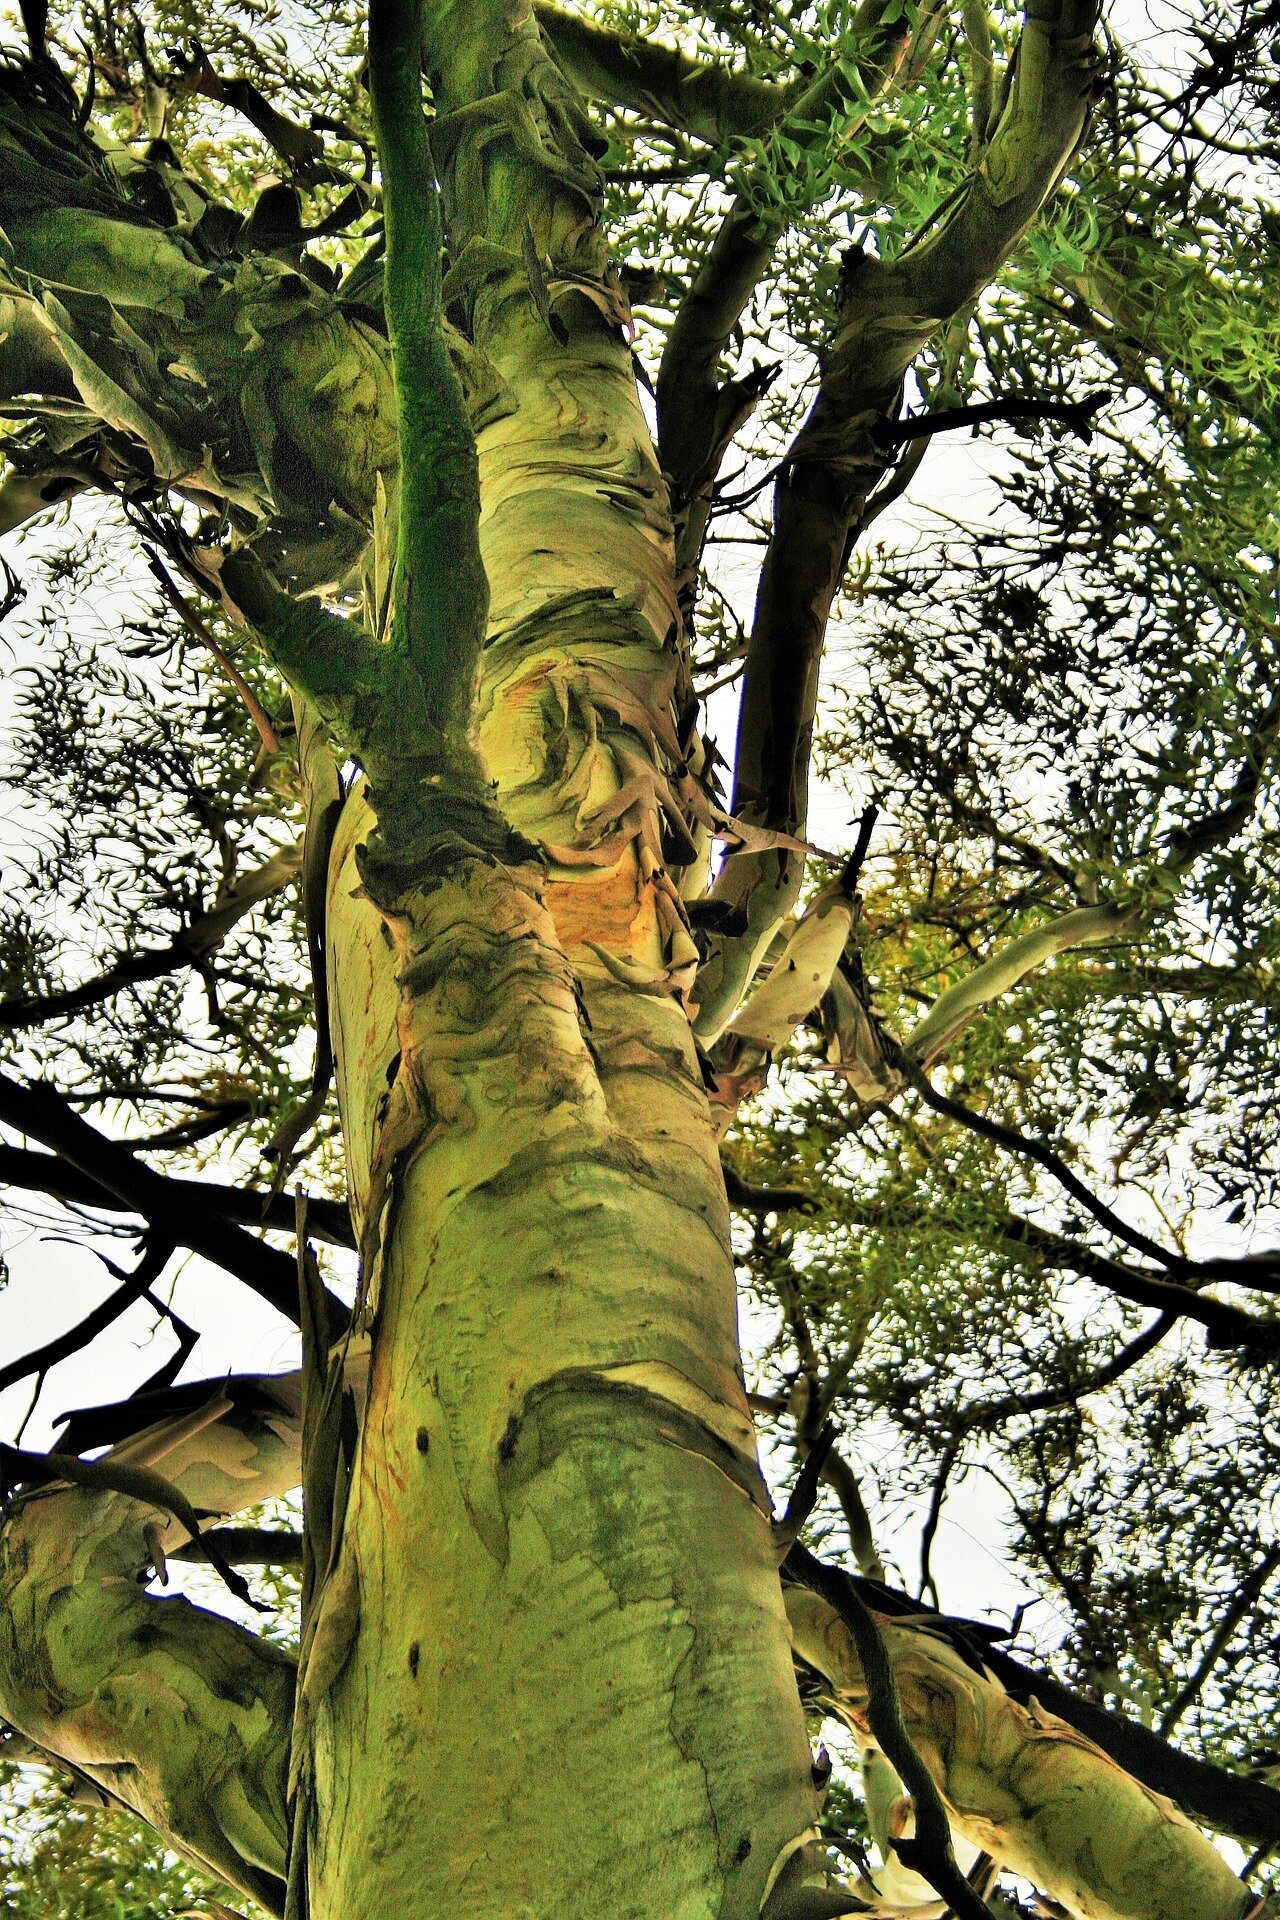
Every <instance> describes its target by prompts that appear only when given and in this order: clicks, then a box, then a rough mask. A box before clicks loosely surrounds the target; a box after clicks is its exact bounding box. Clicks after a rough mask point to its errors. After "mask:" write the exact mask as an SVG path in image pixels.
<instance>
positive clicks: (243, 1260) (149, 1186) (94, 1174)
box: [0, 1074, 348, 1339]
mask: <svg viewBox="0 0 1280 1920" xmlns="http://www.w3.org/2000/svg"><path fill="white" fill-rule="evenodd" d="M0 1122H3V1124H4V1125H5V1126H9V1127H13V1128H14V1129H15V1130H16V1131H17V1132H19V1133H23V1134H26V1135H27V1136H28V1137H29V1138H31V1139H33V1140H38V1141H39V1142H40V1144H41V1146H45V1147H48V1148H50V1149H51V1150H52V1151H53V1152H54V1153H56V1154H58V1155H59V1156H60V1157H61V1158H62V1159H63V1160H65V1161H66V1162H67V1164H68V1165H69V1166H70V1167H72V1168H73V1169H74V1170H75V1171H76V1172H78V1173H80V1174H83V1175H85V1176H86V1177H87V1178H88V1179H90V1180H92V1181H93V1182H94V1183H95V1184H96V1185H98V1186H100V1187H101V1188H103V1189H105V1191H106V1192H107V1193H109V1194H111V1195H112V1196H113V1197H114V1198H115V1199H116V1200H118V1201H120V1202H121V1203H122V1204H123V1205H124V1206H126V1207H128V1209H129V1210H130V1212H134V1213H138V1214H140V1215H141V1216H142V1218H143V1219H144V1220H145V1221H147V1223H148V1225H149V1226H151V1227H152V1228H153V1229H154V1231H155V1232H156V1233H157V1234H159V1235H160V1236H161V1237H162V1238H165V1239H168V1240H171V1241H172V1242H173V1244H174V1245H175V1246H179V1247H188V1248H190V1250H191V1252H192V1253H199V1254H202V1255H203V1256H204V1258H205V1259H206V1260H212V1261H213V1263H214V1265H215V1266H219V1267H222V1268H224V1269H225V1270H226V1271H227V1272H228V1273H231V1274H234V1276H235V1278H236V1279H237V1280H240V1281H242V1282H243V1283H244V1285H245V1286H247V1287H249V1288H251V1289H252V1291H253V1292H254V1293H256V1294H258V1295H259V1296H260V1297H261V1298H262V1299H263V1300H265V1301H267V1303H268V1305H270V1306H272V1307H274V1308H275V1310H276V1312H277V1313H280V1314H283V1315H284V1317H285V1318H286V1319H287V1320H290V1321H293V1322H294V1323H295V1324H296V1322H297V1317H298V1290H297V1280H296V1276H295V1273H294V1266H293V1262H292V1260H290V1259H289V1257H288V1256H287V1254H283V1253H280V1252H278V1251H277V1249H276V1248H275V1247H269V1246H267V1245H266V1244H265V1242H264V1241H261V1240H256V1239H255V1238H254V1237H253V1235H252V1234H249V1233H246V1232H245V1231H244V1229H243V1228H242V1227H238V1226H235V1225H233V1224H232V1223H231V1222H230V1221H229V1220H228V1219H226V1217H225V1216H223V1215H220V1214H218V1213H215V1212H213V1211H212V1210H211V1209H210V1208H208V1207H207V1206H205V1205H204V1204H203V1202H202V1201H200V1200H199V1199H198V1197H197V1196H196V1194H195V1193H194V1192H193V1191H192V1189H194V1188H195V1187H196V1186H197V1184H198V1183H196V1182H194V1181H193V1182H192V1183H191V1185H190V1187H189V1188H188V1190H187V1192H186V1193H185V1194H184V1195H183V1196H182V1197H181V1198H177V1197H175V1195H174V1193H173V1191H172V1183H171V1182H170V1181H168V1180H166V1179H165V1177H164V1175H163V1174H159V1173H155V1172H154V1171H153V1170H152V1169H151V1168H150V1167H148V1166H145V1165H144V1164H143V1163H142V1162H141V1161H140V1160H137V1159H135V1158H134V1156H133V1154H132V1153H130V1152H129V1150H128V1148H127V1147H122V1146H119V1145H118V1144H117V1143H116V1142H115V1141H114V1140H108V1139H107V1138H106V1136H105V1135H103V1134H101V1133H99V1132H98V1131H97V1130H96V1128H94V1127H91V1126H90V1125H89V1124H88V1122H87V1121H85V1120H82V1119H81V1118H80V1116H79V1114H77V1113H75V1112H73V1110H72V1109H71V1108H70V1107H69V1106H68V1105H67V1103H66V1101H65V1100H64V1099H63V1098H62V1096H61V1095H60V1094H58V1093H55V1092H54V1090H53V1088H52V1087H48V1086H44V1085H41V1084H39V1083H37V1084H35V1085H33V1086H23V1085H22V1084H21V1083H20V1082H19V1081H16V1080H12V1079H10V1078H9V1076H8V1075H7V1074H0ZM329 1316H330V1323H331V1327H332V1331H333V1337H334V1338H335V1339H336V1338H337V1337H338V1334H339V1333H340V1332H341V1330H342V1328H343V1327H345V1325H346V1323H347V1319H348V1314H347V1310H346V1308H345V1307H344V1306H343V1305H342V1302H341V1301H340V1300H339V1299H338V1298H337V1296H336V1295H333V1294H330V1295H329Z"/></svg>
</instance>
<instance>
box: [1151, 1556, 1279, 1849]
mask: <svg viewBox="0 0 1280 1920" xmlns="http://www.w3.org/2000/svg"><path fill="white" fill-rule="evenodd" d="M1277 1567H1280V1544H1272V1545H1271V1546H1270V1547H1268V1548H1267V1551H1266V1552H1265V1553H1264V1554H1263V1556H1262V1558H1261V1560H1260V1561H1259V1562H1258V1564H1257V1566H1256V1567H1255V1568H1254V1569H1253V1571H1252V1572H1251V1573H1250V1574H1249V1575H1248V1577H1247V1578H1246V1579H1245V1580H1243V1581H1242V1582H1241V1584H1240V1588H1239V1591H1238V1592H1237V1593H1236V1594H1235V1596H1234V1598H1233V1599H1232V1601H1231V1603H1230V1604H1229V1606H1227V1607H1226V1609H1225V1610H1224V1612H1223V1615H1222V1618H1221V1620H1220V1621H1219V1622H1218V1625H1217V1627H1216V1628H1215V1629H1214V1631H1213V1634H1212V1635H1211V1637H1210V1640H1209V1644H1208V1646H1207V1647H1206V1648H1205V1650H1204V1656H1203V1658H1202V1659H1201V1660H1200V1662H1199V1664H1198V1666H1197V1667H1196V1670H1195V1672H1194V1673H1193V1674H1192V1675H1191V1677H1190V1679H1189V1680H1188V1681H1187V1683H1186V1685H1185V1686H1183V1687H1180V1688H1179V1690H1178V1692H1177V1694H1176V1695H1175V1696H1174V1698H1173V1700H1172V1701H1171V1702H1170V1704H1169V1706H1168V1708H1167V1709H1166V1710H1165V1712H1164V1713H1163V1714H1162V1715H1161V1716H1160V1735H1161V1738H1162V1739H1165V1740H1167V1739H1168V1737H1169V1735H1170V1734H1171V1733H1172V1732H1173V1730H1174V1728H1175V1727H1176V1726H1177V1724H1178V1722H1179V1720H1181V1718H1182V1716H1183V1714H1184V1713H1185V1712H1186V1711H1187V1708H1188V1707H1189V1706H1190V1705H1191V1704H1192V1702H1193V1701H1194V1700H1195V1699H1196V1698H1197V1697H1198V1696H1199V1693H1200V1690H1201V1688H1202V1687H1203V1686H1204V1683H1205V1681H1206V1680H1207V1679H1208V1678H1209V1675H1210V1674H1211V1673H1212V1672H1213V1669H1214V1667H1215V1666H1216V1665H1217V1664H1218V1661H1219V1660H1220V1659H1221V1658H1222V1655H1223V1653H1224V1652H1225V1651H1226V1648H1227V1646H1228V1645H1229V1644H1230V1641H1231V1636H1232V1635H1233V1634H1234V1632H1235V1630H1236V1628H1237V1627H1238V1626H1239V1625H1240V1622H1241V1621H1242V1620H1243V1619H1245V1618H1246V1616H1247V1615H1248V1614H1250V1613H1252V1611H1253V1609H1254V1608H1255V1607H1256V1606H1257V1604H1258V1601H1259V1600H1260V1599H1261V1598H1262V1590H1263V1588H1264V1587H1265V1586H1266V1584H1267V1582H1268V1580H1270V1578H1271V1576H1272V1574H1273V1573H1274V1572H1275V1570H1276V1568H1277ZM1276 1837H1277V1838H1278V1839H1280V1834H1278V1835H1277V1836H1276Z"/></svg>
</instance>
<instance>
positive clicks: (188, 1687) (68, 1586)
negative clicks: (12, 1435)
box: [0, 1466, 294, 1911]
mask: <svg viewBox="0 0 1280 1920" xmlns="http://www.w3.org/2000/svg"><path fill="white" fill-rule="evenodd" d="M172 1470H173V1475H174V1478H175V1480H179V1481H180V1480H181V1478H182V1475H181V1469H180V1467H176V1466H175V1467H174V1468H173V1469H172ZM206 1479H207V1476H206ZM188 1497H189V1498H196V1499H199V1498H200V1492H199V1487H198V1485H197V1484H196V1483H195V1480H194V1478H193V1480H192V1483H191V1485H190V1487H189V1490H188ZM168 1520H169V1516H168V1515H167V1514H165V1513H164V1512H162V1511H161V1510H159V1509H157V1508H155V1507H151V1506H148V1505H147V1504H145V1503H141V1502H139V1501H137V1500H133V1499H128V1498H125V1497H123V1496H122V1495H119V1494H101V1493H96V1494H95V1493H87V1492H84V1491H82V1490H78V1489H74V1488H65V1489H50V1490H49V1491H48V1492H44V1493H40V1494H37V1495H35V1496H32V1497H29V1498H27V1499H26V1500H25V1501H24V1502H23V1504H22V1505H21V1506H20V1507H19V1509H18V1511H17V1513H16V1514H15V1515H14V1517H13V1518H12V1519H11V1520H10V1521H9V1522H8V1524H7V1526H6V1527H5V1528H4V1530H3V1533H2V1534H0V1716H3V1718H4V1720H5V1721H7V1722H8V1723H9V1724H10V1725H11V1726H13V1727H16V1728H17V1729H18V1730H19V1732H20V1733H21V1734H23V1735H24V1736H25V1737H26V1738H27V1739H28V1740H30V1741H31V1742H32V1743H33V1744H34V1745H35V1746H37V1747H39V1748H40V1749H41V1750H42V1751H43V1752H46V1753H49V1754H51V1755H55V1756H57V1758H59V1759H61V1760H63V1761H66V1762H68V1763H70V1765H72V1766H73V1767H75V1768H76V1769H77V1770H78V1771H79V1772H81V1773H83V1774H85V1775H87V1776H88V1777H89V1778H90V1779H91V1780H93V1781H95V1782H96V1783H97V1784H98V1785H99V1786H100V1787H101V1788H102V1789H103V1791H104V1792H105V1793H107V1794H108V1795H110V1796H111V1797H112V1798H114V1799H116V1800H118V1801H121V1802H123V1804H124V1805H126V1806H128V1807H130V1808H132V1809H133V1811H134V1812H136V1813H139V1814H141V1816H142V1817H143V1819H145V1820H148V1821H150V1823H151V1824H152V1825H153V1826H154V1827H155V1828H156V1829H157V1830H158V1831H159V1832H160V1833H162V1834H163V1835H164V1836H165V1837H166V1839H168V1840H169V1841H170V1842H171V1843H172V1844H173V1845H174V1846H175V1847H176V1848H177V1849H178V1850H179V1851H180V1852H181V1853H183V1854H185V1855H186V1857H187V1858H188V1859H189V1860H191V1861H193V1862H194V1863H195V1864H196V1865H197V1866H199V1867H202V1868H204V1869H205V1870H206V1871H207V1872H210V1873H212V1874H214V1875H216V1876H218V1877H220V1878H223V1879H226V1880H228V1881H230V1882H231V1883H232V1884H233V1885H234V1886H237V1887H239V1888H241V1889H242V1890H243V1891H244V1892H245V1893H247V1894H250V1895H252V1896H253V1897H254V1898H255V1899H257V1900H260V1901H261V1902H262V1903H263V1904H264V1905H265V1906H266V1907H267V1908H268V1909H269V1910H272V1911H279V1910H280V1905H281V1898H282V1894H283V1881H284V1864H285V1845H286V1830H287V1822H286V1811H285V1793H284V1788H285V1768H286V1758H287V1752H288V1739H289V1724H290V1719H291V1715H292V1710H293V1692H294V1667H293V1662H292V1660H291V1659H290V1658H289V1656H288V1655H287V1654H285V1653H284V1652H282V1651H281V1650H280V1649H279V1648H278V1647H276V1646H274V1645H272V1644H271V1643H270V1642H268V1641H265V1640H262V1639H259V1638H258V1637H257V1636H256V1635H255V1634H252V1633H248V1632H246V1631H245V1630H244V1629H243V1628H242V1627H238V1626H236V1625H234V1624H233V1623H232V1622H231V1621H229V1620H227V1619H224V1618H223V1617H222V1616H221V1615H219V1614H216V1613H210V1612H207V1611H205V1610H204V1609H202V1608H199V1607H194V1606H192V1605H191V1604H190V1602H188V1601H186V1600H183V1599H178V1598H174V1599H157V1598H154V1597H153V1596H151V1595H149V1594H147V1593H144V1592H143V1590H142V1586H141V1585H140V1581H141V1580H142V1579H144V1578H146V1577H147V1573H148V1569H149V1567H150V1565H151V1564H152V1562H153V1560H154V1558H155V1557H156V1555H157V1553H158V1551H159V1546H158V1542H159V1539H160V1537H161V1536H162V1535H163V1534H164V1533H165V1531H166V1530H167V1527H168Z"/></svg>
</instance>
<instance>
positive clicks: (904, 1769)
mask: <svg viewBox="0 0 1280 1920" xmlns="http://www.w3.org/2000/svg"><path fill="white" fill-rule="evenodd" d="M790 1561H791V1562H792V1563H794V1565H795V1567H796V1570H797V1572H798V1573H799V1574H800V1577H801V1578H802V1579H803V1580H804V1582H805V1585H806V1586H808V1587H810V1588H811V1589H812V1591H813V1592H815V1593H817V1594H820V1595H821V1597H822V1598H823V1599H824V1600H825V1601H826V1602H827V1604H828V1606H830V1607H831V1608H832V1609H833V1610H834V1611H835V1612H836V1613H837V1614H838V1615H839V1617H840V1619H841V1620H842V1621H843V1622H844V1624H845V1626H846V1627H847V1628H848V1629H849V1633H850V1635H851V1636H852V1639H853V1644H854V1646H855V1647H856V1649H857V1654H858V1660H859V1663H860V1666H861V1669H862V1674H863V1676H864V1679H865V1684H866V1689H867V1707H866V1715H867V1724H868V1726H869V1728H870V1731H871V1733H872V1735H873V1736H874V1738H875V1741H876V1744H877V1746H878V1747H879V1748H880V1750H881V1752H882V1753H883V1754H884V1756H885V1758H886V1759H887V1760H888V1761H889V1762H890V1763H891V1764H892V1766H893V1767H894V1769H895V1771H896V1772H897V1774H898V1777H899V1778H900V1780H901V1781H902V1784H903V1786H904V1787H905V1788H906V1789H907V1792H908V1793H909V1794H910V1795H911V1799H912V1802H913V1804H914V1807H915V1816H916V1831H915V1837H914V1838H913V1839H910V1840H907V1839H905V1838H904V1839H901V1840H898V1841H897V1842H896V1843H895V1847H894V1851H895V1852H896V1853H897V1855H898V1858H899V1859H900V1860H901V1861H902V1864H903V1866H905V1867H909V1868H910V1869H911V1871H912V1872H913V1873H919V1874H921V1875H922V1876H923V1877H924V1878H925V1879H926V1880H927V1881H928V1882H929V1885H930V1886H931V1887H933V1889H934V1890H935V1892H937V1893H938V1894H940V1895H941V1897H942V1899H943V1900H945V1901H946V1902H947V1903H948V1905H949V1906H950V1907H951V1910H952V1912H953V1913H954V1914H955V1916H956V1920H991V1911H990V1908H989V1907H988V1906H987V1903H986V1901H985V1900H981V1899H979V1897H978V1895H977V1894H976V1893H975V1892H974V1890H973V1888H972V1887H971V1886H970V1885H969V1882H968V1881H967V1880H966V1879H965V1877H964V1875H963V1874H962V1873H961V1871H960V1869H959V1867H958V1866H957V1864H956V1857H955V1854H954V1852H953V1851H952V1847H951V1826H950V1823H949V1821H948V1819H947V1815H946V1811H945V1809H944V1808H943V1805H942V1801H941V1800H940V1798H939V1797H938V1789H937V1787H936V1786H935V1785H934V1782H933V1778H932V1776H931V1775H930V1773H929V1770H928V1769H927V1767H926V1766H925V1764H924V1762H923V1761H922V1760H921V1758H920V1755H919V1754H918V1753H917V1751H916V1749H915V1747H914V1746H913V1745H912V1742H911V1740H910V1738H909V1737H908V1734H907V1730H906V1727H905V1726H904V1725H903V1720H902V1704H901V1701H900V1700H899V1698H898V1688H897V1683H896V1682H895V1680H894V1675H893V1666H892V1663H891V1662H890V1659H889V1654H888V1650H887V1648H886V1646H885V1643H884V1638H883V1636H882V1634H881V1632H880V1628H879V1627H878V1626H877V1624H876V1620H875V1617H874V1615H873V1614H872V1612H871V1610H870V1608H869V1607H868V1606H867V1605H866V1603H865V1601H864V1600H863V1598H862V1596H861V1594H860V1593H859V1592H858V1590H857V1588H856V1587H855V1586H854V1583H853V1582H852V1581H851V1580H850V1579H849V1578H848V1577H847V1575H843V1574H841V1573H840V1572H839V1571H838V1570H837V1569H836V1568H834V1567H828V1566H826V1565H825V1564H824V1563H823V1562H822V1561H821V1560H818V1559H816V1558H815V1556H814V1555H813V1554H811V1553H809V1552H808V1551H807V1549H806V1548H804V1547H801V1546H799V1545H796V1546H795V1547H793V1548H792V1550H791V1555H790Z"/></svg>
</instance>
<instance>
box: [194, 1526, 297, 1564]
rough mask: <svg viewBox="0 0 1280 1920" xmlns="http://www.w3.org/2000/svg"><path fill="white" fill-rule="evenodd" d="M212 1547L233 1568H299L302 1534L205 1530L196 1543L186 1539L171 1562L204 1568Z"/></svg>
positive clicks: (267, 1529) (271, 1530)
mask: <svg viewBox="0 0 1280 1920" xmlns="http://www.w3.org/2000/svg"><path fill="white" fill-rule="evenodd" d="M209 1547H214V1548H216V1549H217V1551H218V1553H219V1554H220V1555H221V1556H222V1558H223V1560H225V1561H226V1562H227V1564H228V1566H232V1567H291V1568H292V1567H301V1565H302V1535H301V1534H300V1533H293V1532H291V1531H290V1530H289V1529H288V1528H286V1527H214V1528H212V1529H209V1528H206V1529H205V1531H204V1533H203V1534H202V1535H201V1537H200V1539H199V1540H189V1541H188V1542H187V1544H186V1545H185V1546H183V1547H178V1548H177V1549H176V1550H175V1551H174V1552H173V1553H171V1554H170V1555H169V1558H170V1560H184V1561H193V1562H195V1563H197V1564H199V1565H203V1564H204V1562H205V1561H206V1560H207V1559H208V1558H209V1555H208V1548H209Z"/></svg>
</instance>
